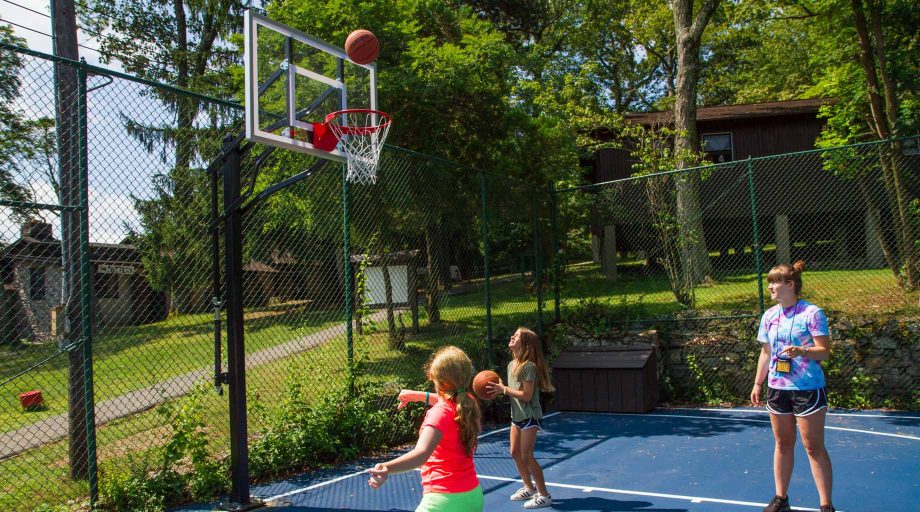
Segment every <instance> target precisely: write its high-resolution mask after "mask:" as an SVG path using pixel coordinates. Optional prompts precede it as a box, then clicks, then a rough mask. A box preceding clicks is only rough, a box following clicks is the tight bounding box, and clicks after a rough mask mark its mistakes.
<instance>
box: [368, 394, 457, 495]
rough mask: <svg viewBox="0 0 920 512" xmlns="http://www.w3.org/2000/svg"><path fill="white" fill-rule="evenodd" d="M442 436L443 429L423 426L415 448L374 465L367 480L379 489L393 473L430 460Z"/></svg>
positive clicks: (409, 469) (369, 470) (412, 467)
mask: <svg viewBox="0 0 920 512" xmlns="http://www.w3.org/2000/svg"><path fill="white" fill-rule="evenodd" d="M423 394H424V393H423ZM442 437H444V435H443V434H441V431H440V430H438V429H436V428H434V427H430V426H429V427H425V428H423V429H422V431H421V433H419V436H418V442H417V443H415V448H413V449H412V450H410V451H409V452H408V453H404V454H403V455H400V456H399V457H396V458H395V459H393V460H391V461H389V462H382V463H380V464H377V465H376V466H374V467H373V469H368V470H367V472H368V473H370V475H371V478H370V479H369V480H368V481H367V483H368V485H370V486H371V487H373V488H374V489H377V488H379V487H380V486H381V485H383V484H385V483H386V481H387V478H389V476H390V475H391V474H397V473H405V472H406V471H411V470H413V469H415V468H417V467H419V466H421V465H422V464H424V463H425V461H426V460H428V457H431V454H432V453H433V452H434V449H435V448H437V446H438V443H440V442H441V438H442Z"/></svg>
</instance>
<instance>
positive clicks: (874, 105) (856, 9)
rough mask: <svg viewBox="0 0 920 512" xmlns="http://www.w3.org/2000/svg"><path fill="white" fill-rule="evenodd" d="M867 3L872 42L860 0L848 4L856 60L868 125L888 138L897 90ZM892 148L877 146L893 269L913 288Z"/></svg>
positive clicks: (902, 194)
mask: <svg viewBox="0 0 920 512" xmlns="http://www.w3.org/2000/svg"><path fill="white" fill-rule="evenodd" d="M867 4H868V11H869V16H870V18H871V20H872V32H873V35H874V38H875V41H874V44H873V41H872V38H871V37H870V35H869V29H870V27H869V23H868V22H867V20H866V16H865V12H864V11H863V0H851V4H850V5H851V8H852V11H853V21H854V25H855V28H856V35H857V38H858V42H859V62H860V65H861V66H862V68H863V71H865V73H866V82H867V85H868V87H867V94H868V100H869V111H870V113H871V114H872V115H871V119H870V125H871V126H872V129H873V130H874V131H875V134H876V135H877V136H878V137H879V138H880V139H888V138H891V137H892V136H894V135H895V133H894V129H895V127H896V126H897V121H898V118H897V113H898V104H897V91H895V84H894V82H893V81H892V80H891V78H890V77H889V75H888V69H887V58H886V55H885V45H884V38H883V34H882V29H881V19H880V13H879V7H878V5H877V4H874V3H873V1H872V0H867ZM876 66H877V67H876ZM880 77H881V80H880ZM893 148H894V149H893V150H891V149H890V148H889V147H887V146H880V147H879V163H880V164H881V168H882V173H883V177H884V183H885V188H886V189H887V191H888V194H889V198H890V201H891V202H892V203H893V204H892V205H891V209H892V210H893V211H894V212H895V215H893V217H892V220H893V224H894V229H895V232H896V233H897V245H898V262H897V263H896V265H895V267H893V268H892V271H894V272H895V275H901V272H902V271H903V273H904V274H903V275H904V280H905V281H906V282H905V283H904V284H906V285H907V286H908V287H910V288H916V287H918V286H920V268H918V264H917V251H916V248H915V247H914V240H915V239H916V238H917V237H916V234H915V233H914V228H913V222H912V219H911V218H910V213H909V212H908V203H909V198H908V194H907V191H906V189H905V186H904V177H903V176H902V173H901V170H900V167H899V165H898V162H897V153H898V152H899V151H900V144H899V143H893Z"/></svg>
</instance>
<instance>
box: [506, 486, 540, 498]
mask: <svg viewBox="0 0 920 512" xmlns="http://www.w3.org/2000/svg"><path fill="white" fill-rule="evenodd" d="M536 493H537V491H536V490H534V489H528V488H526V487H521V488H520V489H518V490H517V492H515V493H514V494H512V495H511V501H527V500H529V499H530V498H533V496H534V494H536Z"/></svg>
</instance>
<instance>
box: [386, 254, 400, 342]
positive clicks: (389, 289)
mask: <svg viewBox="0 0 920 512" xmlns="http://www.w3.org/2000/svg"><path fill="white" fill-rule="evenodd" d="M383 291H384V295H385V297H386V309H387V333H388V336H389V337H388V340H389V345H390V348H394V349H397V350H398V349H401V348H402V337H401V336H400V334H399V333H398V332H397V331H396V318H395V316H394V315H393V281H392V280H391V279H390V264H389V262H388V261H387V258H386V256H384V257H383Z"/></svg>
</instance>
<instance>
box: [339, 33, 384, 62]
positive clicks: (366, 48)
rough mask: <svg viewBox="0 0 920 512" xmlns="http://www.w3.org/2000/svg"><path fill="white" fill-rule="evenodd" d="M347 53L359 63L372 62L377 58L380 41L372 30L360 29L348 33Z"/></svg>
mask: <svg viewBox="0 0 920 512" xmlns="http://www.w3.org/2000/svg"><path fill="white" fill-rule="evenodd" d="M345 53H347V54H348V58H349V59H351V60H352V61H354V62H357V63H358V64H370V63H371V62H374V61H375V60H377V55H378V54H379V53H380V43H379V42H378V41H377V36H375V35H374V34H373V32H371V31H370V30H364V29H358V30H355V31H354V32H352V33H351V34H348V39H346V40H345Z"/></svg>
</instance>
